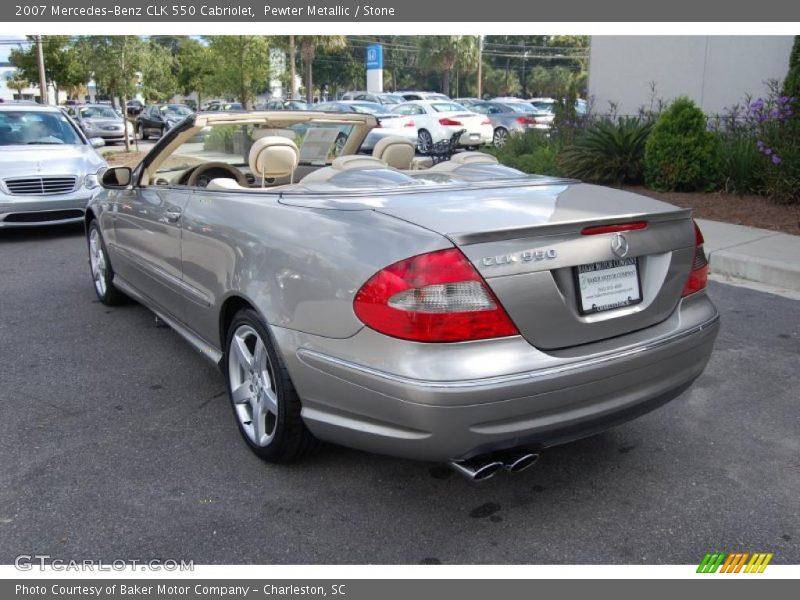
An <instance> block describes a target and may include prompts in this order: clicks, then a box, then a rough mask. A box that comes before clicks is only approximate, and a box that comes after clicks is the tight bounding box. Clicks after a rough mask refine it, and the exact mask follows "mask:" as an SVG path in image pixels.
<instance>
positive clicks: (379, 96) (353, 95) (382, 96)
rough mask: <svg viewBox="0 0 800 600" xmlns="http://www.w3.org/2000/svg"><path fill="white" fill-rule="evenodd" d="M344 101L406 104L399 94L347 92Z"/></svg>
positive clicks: (343, 95) (343, 97)
mask: <svg viewBox="0 0 800 600" xmlns="http://www.w3.org/2000/svg"><path fill="white" fill-rule="evenodd" d="M342 100H363V101H365V102H376V103H377V104H400V103H401V102H405V98H403V97H402V96H400V95H399V94H392V93H389V92H345V93H344V94H342Z"/></svg>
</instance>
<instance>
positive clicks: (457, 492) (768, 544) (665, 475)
mask: <svg viewBox="0 0 800 600" xmlns="http://www.w3.org/2000/svg"><path fill="white" fill-rule="evenodd" d="M0 257H2V260H0V281H2V285H1V286H0V289H2V295H0V339H2V340H3V343H2V344H0V362H2V365H3V371H2V372H3V376H2V386H0V421H1V422H2V424H1V425H0V432H2V433H1V434H0V451H1V452H2V456H3V457H4V460H3V462H2V464H0V541H1V542H2V543H0V562H2V563H11V562H13V560H14V557H15V556H16V555H18V554H23V553H24V554H34V553H36V554H50V555H51V556H52V557H53V558H61V559H88V558H95V559H104V560H112V559H149V558H160V559H184V560H189V559H192V560H194V561H195V562H196V563H198V564H207V563H226V564H230V563H234V564H237V563H261V564H264V563H267V564H269V563H326V564H328V563H412V564H415V563H440V562H441V563H445V564H463V563H579V564H581V563H595V564H609V563H623V564H627V563H634V564H635V563H644V564H652V563H657V564H661V563H668V564H671V563H680V564H692V563H693V564H696V563H698V562H699V561H700V559H701V558H702V557H703V555H704V554H705V553H706V552H709V551H715V550H716V551H723V552H735V551H749V552H754V551H757V552H774V553H775V557H774V559H773V563H775V564H787V563H797V562H800V529H798V523H800V503H798V497H800V436H798V432H799V431H800V411H799V410H798V399H799V395H798V392H797V387H796V384H795V381H796V378H797V375H798V367H800V302H798V301H795V300H790V299H787V298H783V297H779V296H774V295H769V294H764V293H761V292H757V291H753V290H749V289H744V288H739V287H732V286H729V285H724V284H721V283H713V282H712V283H711V284H710V293H711V295H712V297H713V298H714V300H715V301H716V303H717V305H718V307H719V309H720V312H721V314H722V322H723V324H722V331H721V333H720V337H719V339H718V342H717V349H716V351H715V353H714V355H713V356H712V358H711V362H710V364H709V367H708V369H707V370H706V372H705V374H704V375H703V376H702V377H701V378H700V379H699V380H698V381H697V383H696V384H695V385H694V387H693V388H691V389H690V390H689V391H688V392H686V393H685V394H684V395H683V396H681V397H680V398H679V399H677V400H675V401H674V402H672V403H670V404H668V405H667V406H665V407H663V408H661V409H659V410H658V411H656V412H654V413H651V414H649V415H647V416H645V417H643V418H640V419H638V420H636V421H633V422H631V423H628V424H626V425H624V426H622V427H619V428H617V429H614V430H611V431H608V432H606V433H604V434H601V435H598V436H595V437H593V438H590V439H586V440H583V441H579V442H576V443H573V444H570V445H568V446H562V447H559V448H556V449H551V450H549V451H547V452H545V453H544V454H543V455H542V458H541V460H540V462H539V464H538V465H537V466H536V467H534V468H532V469H530V470H528V471H526V472H524V473H521V474H518V475H515V476H508V475H505V474H500V475H498V476H496V477H495V478H493V479H491V480H489V481H487V482H484V483H481V484H477V485H476V484H472V483H470V482H468V481H466V480H465V479H462V478H461V477H459V476H457V475H456V474H455V473H453V472H452V471H451V470H450V469H448V468H447V467H443V466H441V465H433V464H426V463H418V462H412V461H407V460H400V459H394V458H386V457H381V456H374V455H369V454H365V453H362V452H357V451H354V450H348V449H344V448H339V447H332V446H328V447H325V448H324V449H323V451H322V452H321V453H320V454H319V455H317V456H315V457H312V458H310V459H307V460H306V461H305V462H303V463H301V464H297V465H292V466H274V465H268V464H265V463H262V462H261V461H259V460H258V459H257V458H256V457H255V456H254V455H252V454H251V453H250V451H249V450H248V449H247V448H246V446H245V444H244V443H243V442H242V441H241V439H240V436H239V433H238V432H237V430H236V425H235V423H234V419H233V416H232V414H231V410H230V408H229V406H228V400H227V397H226V393H225V384H224V382H223V379H222V377H221V376H220V374H219V373H218V372H217V371H215V369H214V367H213V366H211V365H210V364H209V363H207V362H205V361H204V360H203V359H201V358H200V357H199V356H198V355H196V354H195V353H194V352H193V350H192V349H191V348H190V347H189V345H187V344H186V343H185V342H183V341H182V339H180V338H179V337H178V335H177V334H175V333H174V332H173V331H172V330H170V329H168V328H165V327H160V326H157V325H156V323H155V322H154V319H153V316H152V314H151V313H150V312H149V311H147V310H146V309H144V308H142V307H141V306H139V305H136V304H131V305H128V306H123V307H119V308H114V309H112V308H109V307H106V306H104V305H102V304H100V303H99V302H98V301H97V299H96V298H95V295H94V291H93V288H92V284H91V279H90V275H89V269H88V266H87V255H86V249H85V243H84V240H83V234H82V230H81V228H75V227H72V228H56V229H43V230H36V231H34V230H27V231H0Z"/></svg>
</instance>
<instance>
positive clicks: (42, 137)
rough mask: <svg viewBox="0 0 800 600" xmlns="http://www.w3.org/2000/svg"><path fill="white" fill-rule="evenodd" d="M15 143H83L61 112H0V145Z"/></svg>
mask: <svg viewBox="0 0 800 600" xmlns="http://www.w3.org/2000/svg"><path fill="white" fill-rule="evenodd" d="M17 144H83V140H82V139H81V138H80V136H79V135H78V133H77V132H76V131H75V129H74V128H73V126H72V125H71V124H70V122H69V121H68V120H67V118H66V117H65V116H64V115H63V114H62V113H61V112H58V113H49V112H34V111H30V112H26V111H3V112H0V146H13V145H17Z"/></svg>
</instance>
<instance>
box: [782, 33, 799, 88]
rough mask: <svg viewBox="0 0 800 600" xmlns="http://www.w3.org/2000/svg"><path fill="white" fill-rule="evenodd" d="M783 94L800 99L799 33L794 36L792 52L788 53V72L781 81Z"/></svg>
mask: <svg viewBox="0 0 800 600" xmlns="http://www.w3.org/2000/svg"><path fill="white" fill-rule="evenodd" d="M783 95H784V96H788V97H790V98H798V99H800V35H796V36H794V45H793V46H792V53H791V54H790V55H789V72H788V73H787V74H786V79H784V81H783Z"/></svg>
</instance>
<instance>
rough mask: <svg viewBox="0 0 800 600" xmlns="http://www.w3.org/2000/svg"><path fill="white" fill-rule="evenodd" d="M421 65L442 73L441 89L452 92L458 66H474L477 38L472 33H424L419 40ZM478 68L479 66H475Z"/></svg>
mask: <svg viewBox="0 0 800 600" xmlns="http://www.w3.org/2000/svg"><path fill="white" fill-rule="evenodd" d="M417 52H418V56H419V63H420V66H421V67H423V68H424V69H426V70H428V71H429V72H436V73H441V76H442V79H441V90H442V93H444V94H448V95H449V94H450V93H451V90H450V83H451V80H452V78H453V74H454V73H455V71H456V68H457V67H459V66H461V67H464V66H465V65H469V67H473V66H474V65H475V61H476V60H477V56H478V46H477V40H476V39H475V37H474V36H470V35H424V36H421V37H420V38H419V40H418V42H417ZM474 70H477V66H474Z"/></svg>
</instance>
